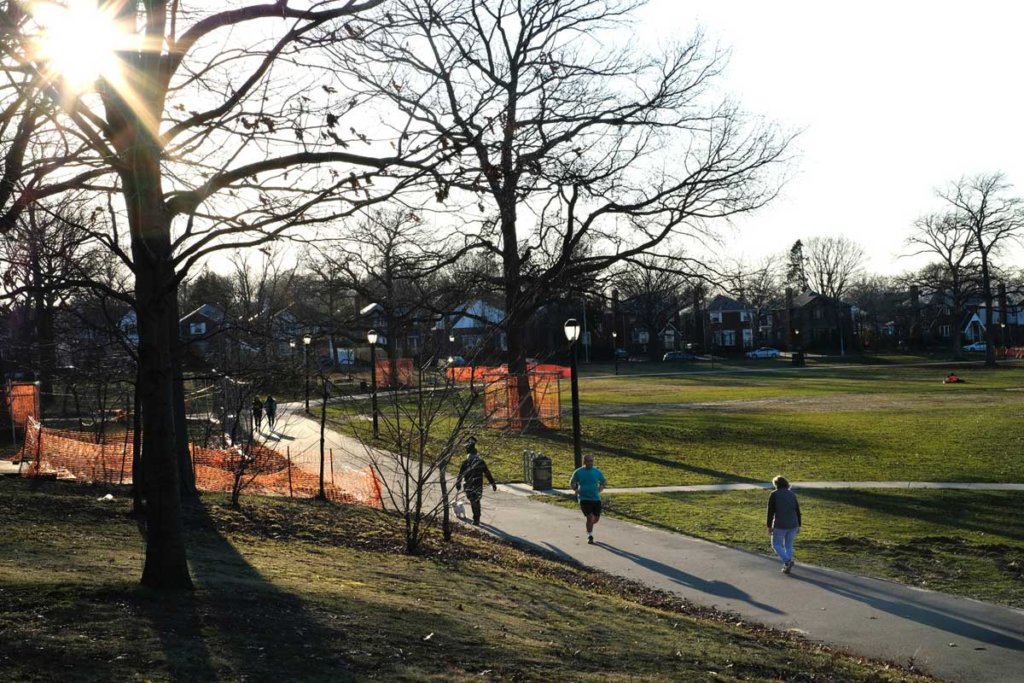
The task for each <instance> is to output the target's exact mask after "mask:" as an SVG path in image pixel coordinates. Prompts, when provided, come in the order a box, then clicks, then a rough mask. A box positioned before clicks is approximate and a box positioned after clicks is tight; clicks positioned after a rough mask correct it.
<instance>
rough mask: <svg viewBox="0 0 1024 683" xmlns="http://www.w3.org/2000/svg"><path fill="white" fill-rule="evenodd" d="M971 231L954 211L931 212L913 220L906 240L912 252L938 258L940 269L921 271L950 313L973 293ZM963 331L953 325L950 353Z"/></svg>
mask: <svg viewBox="0 0 1024 683" xmlns="http://www.w3.org/2000/svg"><path fill="white" fill-rule="evenodd" d="M974 240H975V238H974V231H973V230H972V229H971V228H970V227H968V226H967V225H966V224H964V223H963V222H962V221H961V220H959V218H958V216H957V215H956V214H955V213H949V212H947V213H932V214H928V215H926V216H922V217H920V218H918V219H917V220H916V221H915V222H914V233H913V234H911V236H910V237H909V238H908V239H907V243H908V245H909V246H910V247H911V248H912V249H913V252H912V254H915V255H916V254H934V255H935V256H937V257H938V258H939V263H938V266H939V267H940V270H939V272H932V271H928V270H927V269H926V270H925V271H924V272H922V275H926V276H927V275H931V276H932V277H926V278H924V279H926V280H928V281H929V282H928V284H929V285H930V289H932V291H933V292H935V293H936V294H939V295H940V296H942V297H943V298H946V297H948V304H949V307H950V310H951V312H952V313H953V314H954V315H956V316H958V315H960V313H961V312H962V311H963V310H964V308H965V304H966V302H967V297H968V296H969V295H970V294H971V292H972V289H973V288H972V287H970V284H971V283H972V282H973V281H974V277H975V275H976V274H977V272H978V260H979V259H978V252H977V249H976V248H975V246H974ZM962 336H963V330H962V329H961V327H960V325H959V321H957V324H955V325H953V354H954V355H955V356H956V357H957V358H959V357H960V354H961V350H960V349H961V341H962V339H961V337H962Z"/></svg>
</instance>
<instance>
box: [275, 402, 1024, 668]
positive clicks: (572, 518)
mask: <svg viewBox="0 0 1024 683" xmlns="http://www.w3.org/2000/svg"><path fill="white" fill-rule="evenodd" d="M298 408H299V407H298V405H297V404H291V405H290V406H279V413H280V415H281V418H280V421H279V424H278V430H277V432H278V434H277V435H276V438H277V442H276V443H277V444H278V445H276V446H275V447H278V448H281V450H282V451H283V450H284V448H285V446H286V445H288V446H290V448H291V452H292V459H293V462H295V463H296V464H297V465H299V466H301V467H303V468H304V469H307V470H308V471H312V472H317V471H319V438H320V437H319V424H317V423H316V422H315V421H314V420H312V419H308V418H306V417H305V415H304V414H303V413H302V412H301V410H299V409H298ZM326 442H327V444H328V446H327V447H328V448H334V449H335V450H334V463H335V467H336V468H337V467H341V466H346V465H349V466H354V467H364V466H366V464H368V462H369V458H370V456H369V453H368V451H367V450H366V449H365V448H364V447H363V446H362V444H360V443H359V441H358V440H356V439H354V438H353V437H349V436H344V435H340V434H337V433H333V432H331V431H330V430H328V433H327V441H326ZM271 443H272V444H273V443H274V442H271ZM328 466H329V465H328ZM515 488H520V487H515ZM523 493H525V491H522V490H521V489H520V490H519V491H515V490H514V488H513V487H507V486H504V487H501V488H500V490H499V492H498V493H492V492H491V491H489V490H488V491H486V492H485V494H484V516H483V526H482V528H483V529H485V530H486V531H488V532H490V533H492V534H494V535H495V536H497V537H499V538H503V539H506V540H508V541H511V542H513V543H516V544H518V545H523V546H528V547H533V548H537V549H540V550H542V551H545V552H550V553H554V554H555V555H557V556H559V557H561V558H563V559H566V560H570V561H573V562H578V563H580V564H582V565H585V566H589V567H594V568H596V569H600V570H602V571H606V572H609V573H611V574H616V575H618V576H623V577H626V578H629V579H634V580H637V581H641V582H643V583H645V584H648V585H650V586H653V587H655V588H659V589H662V590H666V591H669V592H671V593H674V594H676V595H678V596H679V597H681V598H684V599H687V600H690V601H692V602H694V603H697V604H700V605H706V606H713V607H717V608H719V609H721V610H725V611H729V612H733V613H735V614H737V615H738V617H739V618H740V619H743V620H746V621H753V622H759V623H763V624H766V625H768V626H773V627H775V628H779V629H789V630H794V631H797V632H799V633H801V634H804V635H805V636H806V637H808V638H810V639H812V640H816V641H820V642H823V643H828V644H830V645H833V646H837V647H840V648H843V649H846V650H849V651H850V652H853V653H856V654H859V655H863V656H866V657H872V658H881V659H891V660H895V661H899V662H902V663H910V662H913V663H914V664H915V665H917V666H920V667H922V668H923V669H925V670H926V671H928V672H930V673H932V674H934V675H936V676H939V677H942V678H945V679H947V680H951V681H965V682H967V681H1007V682H1008V681H1019V680H1021V671H1024V611H1020V610H1014V609H1010V608H1006V607H999V606H996V605H990V604H987V603H982V602H978V601H975V600H969V599H964V598H955V597H951V596H948V595H944V594H941V593H935V592H932V591H925V590H919V589H915V588H908V587H906V586H901V585H898V584H895V583H890V582H888V581H880V580H876V579H868V578H864V577H859V576H855V575H852V574H846V573H843V572H837V571H831V570H828V569H822V568H818V567H812V566H808V565H802V564H799V553H800V543H799V539H798V540H797V563H798V564H797V566H796V567H795V569H794V570H793V574H792V575H789V576H786V575H783V574H781V573H780V572H779V568H780V565H779V563H778V562H777V561H775V560H774V559H772V558H770V557H766V556H762V555H755V554H752V553H748V552H744V551H741V550H735V549H732V548H726V547H724V546H719V545H716V544H713V543H709V542H706V541H701V540H698V539H694V538H691V537H688V536H683V535H680V534H673V533H669V532H665V531H658V530H655V529H649V528H646V527H641V526H638V525H635V524H630V523H628V522H622V521H619V520H615V519H611V518H605V519H602V520H601V523H600V524H599V525H598V526H597V529H596V531H595V539H596V540H597V543H596V544H595V545H588V544H587V542H586V534H585V530H584V526H583V517H582V515H581V514H580V513H579V511H578V510H575V509H567V508H562V507H557V506H554V505H549V504H546V503H543V502H538V501H533V500H530V499H528V498H526V497H525V496H524V495H523ZM765 551H766V552H770V551H769V548H768V535H767V534H765Z"/></svg>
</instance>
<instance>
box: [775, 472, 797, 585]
mask: <svg viewBox="0 0 1024 683" xmlns="http://www.w3.org/2000/svg"><path fill="white" fill-rule="evenodd" d="M772 486H774V487H775V490H774V491H772V492H771V495H769V496H768V533H770V534H771V535H772V548H774V549H775V553H776V554H777V555H778V556H779V559H780V560H782V573H783V574H788V573H789V572H790V571H792V569H793V541H795V540H796V535H797V534H798V533H799V532H800V522H801V519H800V503H799V502H797V499H796V494H795V493H793V491H792V489H790V488H789V482H788V481H787V480H786V478H785V477H783V476H782V475H781V474H780V475H779V476H777V477H775V478H774V479H772Z"/></svg>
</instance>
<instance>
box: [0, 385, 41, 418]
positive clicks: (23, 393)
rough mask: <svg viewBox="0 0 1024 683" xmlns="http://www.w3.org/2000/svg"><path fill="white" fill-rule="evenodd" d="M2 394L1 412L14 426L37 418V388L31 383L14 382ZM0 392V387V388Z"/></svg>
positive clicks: (0, 388)
mask: <svg viewBox="0 0 1024 683" xmlns="http://www.w3.org/2000/svg"><path fill="white" fill-rule="evenodd" d="M7 389H8V390H7V391H6V392H3V393H4V396H3V399H4V400H3V412H4V413H5V414H6V416H7V419H10V420H11V421H12V422H13V423H14V424H16V425H23V424H25V421H26V420H28V418H30V417H32V418H37V417H39V387H38V386H37V385H36V384H35V383H33V382H24V383H19V382H15V383H14V384H11V385H9V386H8V387H7ZM0 391H2V387H0Z"/></svg>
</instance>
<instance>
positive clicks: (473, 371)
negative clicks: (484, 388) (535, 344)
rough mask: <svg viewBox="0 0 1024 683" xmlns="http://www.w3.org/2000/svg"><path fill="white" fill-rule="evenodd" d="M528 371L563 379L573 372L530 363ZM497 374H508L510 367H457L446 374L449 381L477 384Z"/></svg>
mask: <svg viewBox="0 0 1024 683" xmlns="http://www.w3.org/2000/svg"><path fill="white" fill-rule="evenodd" d="M526 371H527V372H536V373H550V372H553V373H555V374H557V375H558V376H559V377H560V378H561V379H569V373H570V372H571V371H570V370H569V368H567V367H564V366H562V365H538V364H536V363H529V364H528V365H527V366H526ZM495 372H505V373H507V372H508V366H507V365H499V366H497V367H488V366H484V365H478V366H472V365H471V366H468V367H466V366H463V367H457V368H456V367H453V368H445V373H446V374H447V376H448V379H450V380H452V381H453V382H469V381H477V382H479V381H481V380H482V379H483V377H484V375H487V374H490V373H495Z"/></svg>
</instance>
